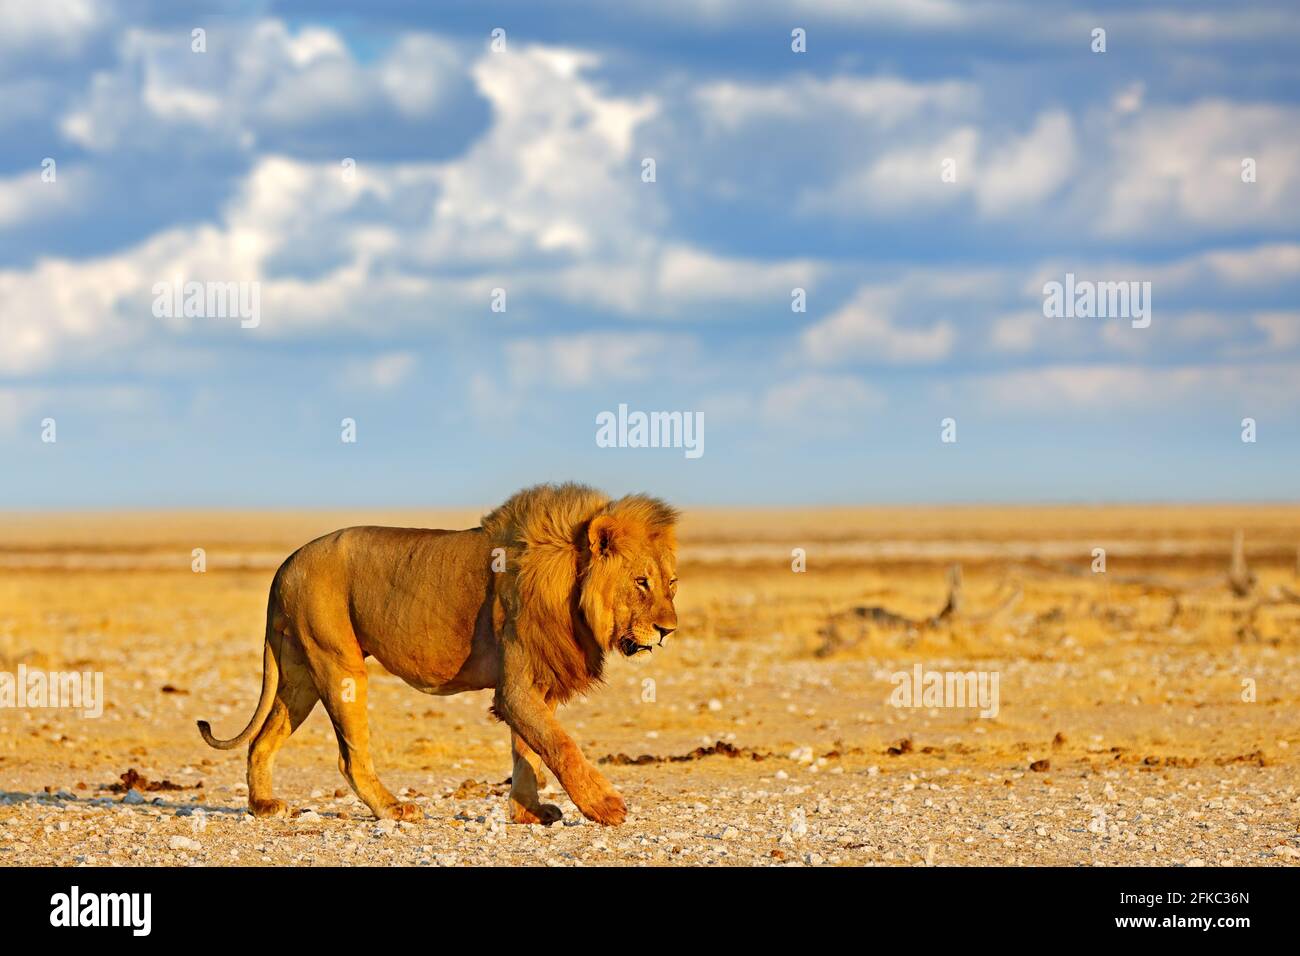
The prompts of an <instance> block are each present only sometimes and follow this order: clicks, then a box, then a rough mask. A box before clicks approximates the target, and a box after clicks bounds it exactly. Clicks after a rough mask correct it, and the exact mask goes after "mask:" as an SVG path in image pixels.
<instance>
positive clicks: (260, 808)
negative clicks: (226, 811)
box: [248, 799, 289, 817]
mask: <svg viewBox="0 0 1300 956" xmlns="http://www.w3.org/2000/svg"><path fill="white" fill-rule="evenodd" d="M248 812H249V813H251V814H252V815H253V816H255V817H287V816H288V815H289V805H288V804H287V803H285V802H284V801H283V800H274V799H272V800H249V801H248Z"/></svg>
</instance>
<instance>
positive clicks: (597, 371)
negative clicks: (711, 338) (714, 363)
mask: <svg viewBox="0 0 1300 956" xmlns="http://www.w3.org/2000/svg"><path fill="white" fill-rule="evenodd" d="M692 351H693V343H692V341H691V339H690V338H689V337H685V336H670V335H661V334H657V333H620V332H584V333H577V334H574V335H555V336H548V337H545V338H525V339H515V340H513V341H510V342H507V343H506V345H505V355H506V376H507V378H506V381H507V383H508V384H509V385H510V386H511V387H512V388H515V389H527V388H535V387H550V388H561V389H569V388H583V387H586V386H589V385H595V384H600V383H604V384H615V383H619V382H644V381H647V380H649V379H651V378H655V377H659V376H662V375H663V374H664V371H665V370H676V371H680V368H681V363H683V362H684V361H686V360H688V359H689V357H690V354H691V353H692Z"/></svg>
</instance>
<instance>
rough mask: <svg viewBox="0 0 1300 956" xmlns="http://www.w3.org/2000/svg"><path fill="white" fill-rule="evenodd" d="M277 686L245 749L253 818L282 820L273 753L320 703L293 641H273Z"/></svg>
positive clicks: (283, 806)
mask: <svg viewBox="0 0 1300 956" xmlns="http://www.w3.org/2000/svg"><path fill="white" fill-rule="evenodd" d="M273 640H274V641H275V644H276V646H275V647H274V652H275V654H276V657H277V659H278V661H279V670H280V683H279V687H278V688H277V689H276V693H275V703H274V704H273V705H272V707H271V713H270V715H269V716H268V717H267V718H266V723H264V724H263V725H262V729H261V730H260V731H259V732H258V734H257V736H256V737H255V738H254V739H253V742H252V744H251V745H250V746H249V748H248V808H249V810H250V811H252V814H253V816H255V817H282V816H285V815H286V814H287V813H288V810H289V808H288V805H287V804H286V803H285V802H284V801H283V800H277V799H276V798H275V797H273V796H272V795H271V792H272V790H271V768H272V765H273V764H274V763H275V754H276V751H278V750H279V749H280V747H281V746H283V745H284V742H285V741H286V740H288V739H289V735H290V734H292V733H293V732H294V731H295V730H297V729H298V727H299V726H301V724H302V722H303V721H304V720H306V719H307V717H308V716H310V714H311V712H312V708H314V707H315V706H316V702H317V701H318V700H320V694H319V693H317V691H316V685H315V683H314V682H313V681H312V678H311V674H310V672H309V671H308V670H307V658H306V656H305V655H304V654H303V652H302V648H301V647H300V646H299V645H298V643H297V642H296V641H294V640H293V639H292V638H287V637H284V636H282V635H281V636H277V637H276V638H273Z"/></svg>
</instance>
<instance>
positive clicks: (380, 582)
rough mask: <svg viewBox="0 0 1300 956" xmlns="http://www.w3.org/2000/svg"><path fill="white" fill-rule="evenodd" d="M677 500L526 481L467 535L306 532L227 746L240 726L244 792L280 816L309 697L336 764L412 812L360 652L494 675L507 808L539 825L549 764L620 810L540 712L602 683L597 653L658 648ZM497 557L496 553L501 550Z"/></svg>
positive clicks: (428, 686)
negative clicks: (382, 747) (379, 773)
mask: <svg viewBox="0 0 1300 956" xmlns="http://www.w3.org/2000/svg"><path fill="white" fill-rule="evenodd" d="M676 520H677V512H676V511H675V510H674V509H673V508H671V507H669V506H668V505H666V504H664V503H663V502H662V501H659V500H657V499H655V498H650V497H648V496H645V495H631V496H628V497H625V498H619V499H617V500H612V501H611V500H610V499H609V498H608V497H606V496H605V495H603V494H601V493H600V492H598V491H596V490H594V489H592V488H589V487H587V486H585V485H577V484H563V485H539V486H536V487H533V488H529V489H526V490H524V491H521V492H519V493H518V494H516V495H514V496H513V497H511V498H510V499H509V500H508V501H506V502H505V503H504V504H503V505H501V507H499V508H497V509H495V510H494V511H492V512H490V513H489V514H487V515H486V516H484V518H483V522H482V526H481V527H478V528H471V529H469V530H467V531H440V530H439V531H434V530H424V529H408V528H375V527H360V528H346V529H344V530H342V531H336V532H334V533H333V534H330V535H326V536H325V537H323V538H318V539H317V540H315V541H313V542H311V543H309V544H307V545H305V546H303V547H302V548H300V549H299V550H298V551H297V552H295V553H294V554H293V555H291V556H290V557H289V559H288V560H287V561H285V563H284V564H283V565H282V566H281V567H280V570H279V571H278V572H277V573H276V576H275V580H274V581H273V582H272V585H271V595H270V601H269V603H268V608H267V636H266V650H265V655H264V671H263V682H262V695H261V698H260V699H259V701H258V706H257V709H256V712H255V713H254V715H253V718H252V719H251V720H250V721H249V724H248V726H247V727H245V729H244V730H243V732H242V733H240V734H239V735H238V736H237V737H234V738H231V739H229V740H218V739H217V738H215V737H214V736H213V735H212V733H211V729H210V728H209V727H208V725H207V723H206V722H204V721H200V722H199V731H200V733H201V734H202V736H203V739H204V740H205V741H206V742H207V743H208V744H209V745H210V746H213V747H219V748H222V749H229V748H232V747H237V746H239V745H241V744H243V743H246V742H248V741H249V740H252V744H251V746H250V747H249V755H248V786H249V805H250V807H251V809H252V810H253V812H254V814H257V815H279V814H283V813H284V812H286V810H287V807H286V806H285V804H284V803H283V802H282V801H279V800H276V799H274V798H273V797H272V796H271V794H270V789H271V762H272V759H273V757H274V755H275V752H276V751H277V750H278V749H279V747H280V746H281V745H282V744H283V742H284V741H285V740H286V739H287V738H288V736H289V735H290V734H291V733H292V732H293V730H294V729H295V728H296V727H297V726H298V725H299V724H301V723H302V721H303V720H305V719H306V717H307V715H308V714H309V713H310V712H311V710H312V709H313V708H314V707H315V704H316V702H317V701H318V700H319V701H322V702H323V703H324V704H325V708H326V710H327V711H328V712H329V715H330V719H331V721H333V723H334V726H335V730H336V732H337V736H338V739H339V750H340V759H339V768H340V770H342V772H343V774H344V776H346V777H347V779H348V781H349V782H350V783H351V784H352V786H353V788H354V789H355V790H356V792H357V795H358V796H359V797H361V799H362V800H363V801H365V803H366V804H367V805H368V806H369V807H370V808H371V810H372V811H374V813H375V814H376V815H377V816H380V817H385V816H389V817H397V818H401V819H414V818H416V817H418V815H419V810H418V808H416V807H415V806H414V805H413V804H407V803H403V802H401V801H398V800H397V799H396V798H395V797H394V796H393V795H392V794H391V793H390V792H389V791H388V790H387V789H386V788H385V787H384V786H383V785H382V784H381V783H380V782H379V780H378V778H377V777H376V776H375V773H374V768H373V765H372V763H371V757H370V748H369V726H368V721H367V719H366V703H365V702H366V679H365V674H366V671H365V658H366V657H368V656H373V657H374V658H375V659H376V660H378V661H379V662H380V663H381V664H383V665H384V667H386V668H387V669H388V670H389V671H391V672H392V673H394V674H396V675H398V676H399V677H401V678H402V679H403V680H405V681H407V682H408V683H410V684H411V685H412V686H414V687H416V688H418V689H420V690H422V691H424V692H426V693H431V694H454V693H459V692H460V691H464V690H478V689H483V688H487V687H493V688H495V689H496V694H495V696H494V701H493V712H494V713H495V714H496V715H497V716H498V717H499V718H500V719H501V720H503V721H505V722H506V723H507V724H508V725H509V726H510V728H511V741H512V747H513V753H514V772H513V776H512V785H511V793H510V801H509V806H510V812H511V818H512V819H514V820H516V821H520V822H542V823H550V822H553V821H554V820H556V819H558V818H559V815H560V813H559V810H558V808H556V807H554V806H550V805H546V804H542V803H541V801H540V797H539V795H538V791H539V789H540V787H541V786H542V785H543V782H544V777H543V776H542V773H541V764H542V763H545V764H546V765H547V766H549V767H550V768H551V769H552V770H553V771H554V772H555V774H556V776H557V777H558V778H559V780H560V783H561V785H563V787H564V788H565V790H566V791H567V792H568V794H569V796H570V797H571V798H572V799H573V801H574V803H575V804H577V806H578V808H579V810H581V811H582V812H583V813H584V814H585V815H586V816H588V817H589V818H591V819H593V820H597V821H599V822H602V823H621V822H622V820H623V818H624V816H625V814H626V808H625V806H624V803H623V800H622V798H621V797H620V796H619V795H618V793H617V792H616V791H614V789H613V787H611V786H610V784H609V782H608V781H607V780H605V778H604V777H603V776H602V775H601V774H600V773H599V771H597V770H596V769H595V767H593V766H592V765H591V763H590V762H589V761H587V759H586V758H585V757H583V755H582V753H581V751H580V750H578V747H577V745H576V744H575V743H574V742H573V740H572V738H570V737H569V735H568V734H567V733H566V732H565V731H564V729H563V728H562V727H561V726H560V724H559V722H558V721H557V720H556V719H555V715H554V709H555V707H556V706H557V705H558V704H561V703H563V702H565V701H566V700H568V699H569V698H571V697H572V696H573V695H574V694H578V693H583V692H585V691H587V690H589V689H590V688H591V687H592V686H593V685H595V684H596V683H598V682H599V681H600V679H601V673H602V670H603V667H604V660H605V654H606V653H607V652H609V651H610V650H615V649H616V650H619V651H620V652H622V653H623V654H625V655H628V656H630V655H633V654H636V653H639V652H640V651H642V650H648V649H650V648H652V647H653V646H655V644H656V641H657V643H659V644H662V642H663V638H664V637H666V636H667V635H668V634H669V633H671V632H672V630H673V629H674V628H675V627H676V624H677V616H676V611H675V609H674V606H673V599H674V597H675V594H676V585H677V579H676V537H675V534H674V526H675V523H676ZM503 562H504V563H503Z"/></svg>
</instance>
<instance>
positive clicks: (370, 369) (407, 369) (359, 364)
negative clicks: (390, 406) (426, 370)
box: [344, 352, 419, 391]
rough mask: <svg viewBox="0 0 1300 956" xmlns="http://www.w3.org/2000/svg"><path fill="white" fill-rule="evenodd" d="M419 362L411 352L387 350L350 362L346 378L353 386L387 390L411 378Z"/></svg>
mask: <svg viewBox="0 0 1300 956" xmlns="http://www.w3.org/2000/svg"><path fill="white" fill-rule="evenodd" d="M418 364H419V359H418V358H417V357H416V356H415V355H414V354H412V353H411V352H385V353H384V354H382V355H376V356H375V357H373V358H370V359H364V360H354V361H352V362H349V363H348V366H347V368H346V370H345V371H344V379H345V381H346V382H347V383H348V384H349V385H352V386H353V387H357V388H366V389H377V390H379V391H387V390H389V389H394V388H397V387H398V386H399V385H401V384H402V383H403V382H405V381H406V380H407V379H408V378H410V376H411V373H412V372H414V371H415V367H416V365H418Z"/></svg>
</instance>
